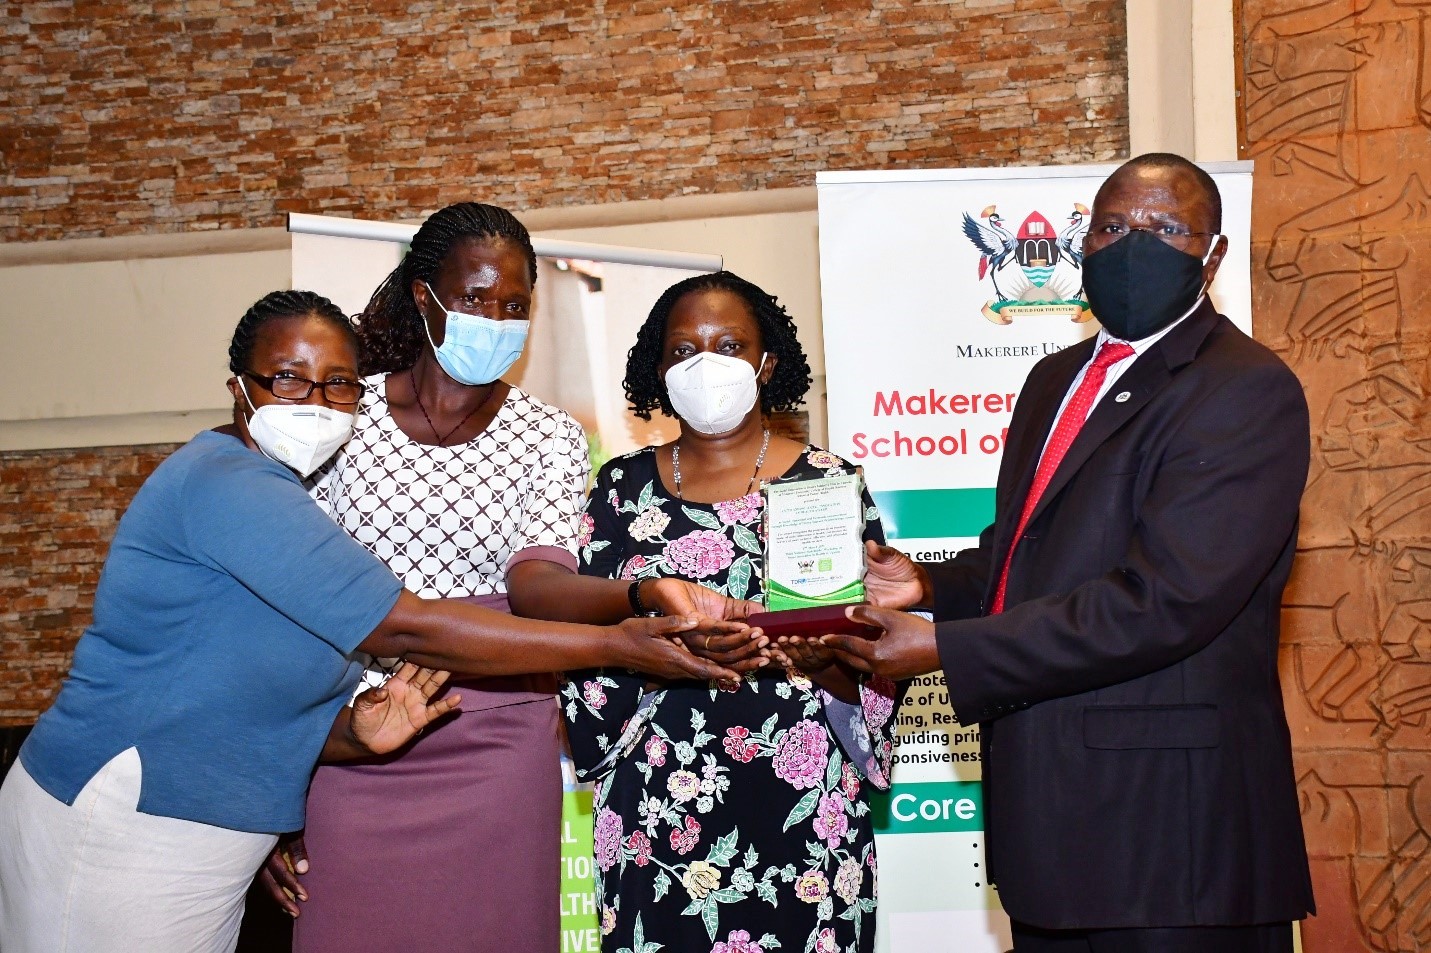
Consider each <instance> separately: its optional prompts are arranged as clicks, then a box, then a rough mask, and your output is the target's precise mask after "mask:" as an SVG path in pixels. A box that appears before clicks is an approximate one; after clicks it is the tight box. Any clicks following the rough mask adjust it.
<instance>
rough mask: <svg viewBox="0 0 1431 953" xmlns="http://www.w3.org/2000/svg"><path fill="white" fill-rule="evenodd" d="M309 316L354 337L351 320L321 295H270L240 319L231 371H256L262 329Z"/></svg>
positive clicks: (231, 350) (232, 348) (231, 351)
mask: <svg viewBox="0 0 1431 953" xmlns="http://www.w3.org/2000/svg"><path fill="white" fill-rule="evenodd" d="M310 315H311V316H313V317H316V318H322V319H323V320H325V321H328V322H331V323H332V324H335V325H337V326H338V327H340V328H342V329H343V330H344V331H346V332H347V333H348V336H349V337H355V335H354V334H353V324H352V322H351V321H349V320H348V316H347V315H345V314H344V313H343V311H342V309H341V308H339V307H338V306H337V305H336V304H334V303H333V302H331V301H329V300H328V299H327V298H325V297H323V296H322V295H320V294H317V293H315V292H312V291H270V292H269V293H268V294H266V295H264V296H263V297H262V298H259V299H258V300H257V301H256V302H254V304H253V307H251V308H249V309H248V310H247V311H245V312H244V315H243V317H242V318H239V323H238V327H236V328H234V336H233V339H232V340H230V341H229V370H231V371H233V372H234V373H235V374H242V373H244V372H245V371H247V370H249V369H250V368H252V367H253V364H252V363H251V362H252V360H253V344H254V339H255V338H256V337H258V329H259V328H261V327H263V326H264V325H265V324H267V323H268V322H270V321H273V320H276V319H278V318H302V317H308V316H310Z"/></svg>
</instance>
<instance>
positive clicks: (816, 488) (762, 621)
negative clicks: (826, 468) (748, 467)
mask: <svg viewBox="0 0 1431 953" xmlns="http://www.w3.org/2000/svg"><path fill="white" fill-rule="evenodd" d="M863 491H864V477H863V476H862V475H861V474H860V473H859V472H858V471H857V472H855V473H847V474H841V475H839V476H815V477H806V478H803V479H799V480H782V481H780V482H778V483H766V484H763V485H762V486H761V493H762V494H763V496H764V497H765V508H764V516H763V519H764V529H765V609H766V611H764V612H758V613H755V614H753V615H752V616H750V618H749V619H748V620H747V621H748V622H749V623H750V624H751V625H752V626H759V627H760V628H762V629H764V630H765V634H766V635H770V636H775V637H778V636H782V635H823V634H825V633H830V632H847V633H852V634H857V635H866V636H875V635H878V634H879V631H880V630H879V629H877V628H873V627H871V626H867V625H864V624H862V623H859V622H854V621H852V620H850V619H847V618H846V617H845V607H846V606H848V605H855V604H859V603H862V602H864V601H865V582H864V577H865V544H864V530H865V504H864V495H863Z"/></svg>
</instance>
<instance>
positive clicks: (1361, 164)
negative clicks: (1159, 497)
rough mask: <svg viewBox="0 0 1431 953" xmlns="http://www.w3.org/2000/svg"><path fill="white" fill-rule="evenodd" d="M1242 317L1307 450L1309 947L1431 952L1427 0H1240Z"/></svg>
mask: <svg viewBox="0 0 1431 953" xmlns="http://www.w3.org/2000/svg"><path fill="white" fill-rule="evenodd" d="M1238 14H1239V19H1240V35H1241V37H1242V45H1241V49H1240V56H1239V59H1240V63H1239V65H1240V86H1241V95H1242V103H1243V117H1242V119H1243V145H1244V148H1245V154H1246V155H1247V156H1249V157H1252V158H1255V159H1256V160H1257V168H1256V173H1255V185H1254V190H1253V246H1254V247H1253V276H1252V277H1253V296H1254V315H1255V319H1254V320H1255V321H1256V322H1257V332H1258V336H1259V337H1260V338H1261V339H1262V340H1264V341H1265V342H1266V343H1267V344H1268V345H1269V346H1271V347H1273V348H1274V349H1276V350H1277V351H1278V352H1279V353H1281V354H1282V356H1283V357H1284V358H1285V359H1286V360H1287V362H1288V363H1289V364H1290V365H1291V366H1292V367H1293V369H1294V370H1296V372H1297V373H1298V375H1299V376H1300V377H1301V379H1302V382H1303V384H1304V386H1305V388H1306V391H1307V398H1308V402H1309V404H1310V405H1311V408H1312V428H1313V461H1312V472H1311V474H1310V477H1309V480H1308V485H1307V494H1306V497H1305V500H1304V505H1303V508H1302V535H1301V541H1300V551H1299V558H1298V564H1297V567H1296V569H1295V571H1294V573H1293V577H1292V582H1291V584H1290V585H1289V587H1288V591H1287V595H1286V605H1285V606H1284V609H1283V618H1284V623H1285V624H1284V635H1283V638H1284V643H1285V644H1284V651H1283V658H1282V661H1283V686H1284V690H1285V692H1286V696H1287V710H1288V717H1289V719H1290V721H1291V723H1292V737H1293V745H1294V747H1295V749H1296V754H1297V764H1298V771H1299V772H1300V777H1299V779H1298V788H1299V792H1300V795H1301V798H1302V817H1303V822H1304V825H1305V827H1306V831H1307V839H1308V848H1309V851H1310V853H1311V855H1312V859H1313V878H1314V881H1315V884H1316V889H1317V902H1318V907H1319V915H1318V916H1317V917H1316V918H1315V919H1313V920H1311V921H1308V923H1307V924H1306V925H1305V926H1304V930H1303V946H1304V949H1305V950H1306V951H1307V953H1359V951H1377V953H1415V951H1423V950H1431V779H1428V778H1427V775H1428V774H1431V371H1428V361H1427V357H1428V354H1431V164H1428V160H1431V0H1322V2H1308V0H1242V2H1241V3H1240V4H1239V11H1238Z"/></svg>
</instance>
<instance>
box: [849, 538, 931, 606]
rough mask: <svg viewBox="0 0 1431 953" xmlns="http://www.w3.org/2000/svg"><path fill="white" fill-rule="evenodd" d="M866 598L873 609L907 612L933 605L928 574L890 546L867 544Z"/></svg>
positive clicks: (870, 541)
mask: <svg viewBox="0 0 1431 953" xmlns="http://www.w3.org/2000/svg"><path fill="white" fill-rule="evenodd" d="M865 598H866V599H867V600H868V601H869V603H870V605H873V606H882V607H884V608H886V609H908V608H909V607H911V606H928V605H933V603H934V592H933V587H931V586H930V583H929V574H928V573H926V572H925V571H924V569H923V567H921V566H920V565H919V564H918V563H916V562H915V561H914V560H912V559H910V558H909V557H908V556H906V555H905V554H904V553H902V552H900V551H899V550H897V549H894V548H893V547H890V546H881V545H879V544H878V543H876V542H875V541H874V540H872V539H867V540H865Z"/></svg>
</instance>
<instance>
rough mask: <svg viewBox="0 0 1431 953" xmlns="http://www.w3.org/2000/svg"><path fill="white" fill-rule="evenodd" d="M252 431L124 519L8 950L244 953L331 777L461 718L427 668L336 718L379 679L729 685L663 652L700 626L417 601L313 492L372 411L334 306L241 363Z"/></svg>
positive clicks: (38, 810)
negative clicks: (635, 675) (636, 675)
mask: <svg viewBox="0 0 1431 953" xmlns="http://www.w3.org/2000/svg"><path fill="white" fill-rule="evenodd" d="M229 359H230V370H231V371H232V372H233V374H234V377H232V378H231V379H230V380H229V382H228V386H229V390H230V392H231V393H232V395H233V397H234V423H233V424H232V425H231V426H227V427H221V428H219V429H217V430H214V431H207V432H204V433H201V434H199V435H198V436H196V437H195V438H194V439H193V440H192V441H190V442H189V443H188V444H186V445H185V446H184V447H182V448H180V449H179V450H178V451H176V452H175V453H174V454H173V455H172V456H170V457H169V458H168V459H167V460H165V461H164V463H163V464H161V465H160V466H159V468H158V469H157V470H155V472H154V473H153V475H152V476H150V478H149V479H148V480H147V481H146V482H145V484H144V486H143V487H141V488H140V490H139V493H138V494H137V495H136V496H135V498H134V501H133V503H132V504H131V505H130V508H129V510H128V511H127V512H126V513H125V515H124V518H123V519H122V520H121V521H120V524H119V527H118V530H117V532H116V534H115V538H114V542H113V544H112V546H111V549H110V553H109V557H108V559H107V560H106V562H105V567H104V572H103V574H102V576H101V578H100V584H99V588H98V591H97V592H96V594H95V605H94V623H93V624H92V625H91V626H90V627H89V629H87V630H86V632H85V633H84V635H83V637H82V638H81V639H80V641H79V644H78V645H77V646H76V648H75V654H74V661H73V665H72V668H71V670H70V676H69V678H68V679H67V680H66V682H65V684H64V686H63V688H62V689H61V691H60V694H59V697H58V698H57V699H56V701H55V704H54V706H53V707H52V708H51V709H50V710H49V711H48V712H46V713H45V714H44V716H42V717H41V719H40V720H39V722H38V724H37V725H36V726H35V729H34V731H33V732H32V733H31V735H30V737H29V738H28V739H27V741H26V744H25V746H24V748H22V750H21V752H20V760H19V761H18V762H17V764H16V765H15V766H14V768H12V770H11V773H10V775H9V776H8V777H7V779H6V781H5V784H4V787H3V789H0V948H3V949H4V950H5V951H6V953H32V951H33V953H63V951H67V950H69V951H88V950H97V949H103V950H106V951H129V950H133V951H139V950H143V951H146V953H163V951H171V950H172V951H185V953H191V951H228V950H232V949H233V947H234V944H235V942H236V939H237V930H238V923H239V919H240V917H241V913H242V902H243V895H244V890H245V888H246V886H247V884H248V882H249V881H250V880H251V879H252V877H253V874H254V872H255V871H256V870H257V869H258V867H259V864H260V863H261V861H262V860H263V858H264V856H265V855H266V854H267V853H268V852H269V850H270V849H271V848H272V846H273V844H274V841H275V835H276V834H278V833H280V832H283V831H289V830H295V829H297V828H300V827H302V825H303V819H304V818H303V810H304V793H305V791H306V788H307V784H308V778H309V775H310V773H311V771H312V769H313V766H314V764H315V763H316V762H317V761H318V760H319V759H320V758H322V759H328V760H339V759H345V758H353V757H361V756H365V755H370V754H373V753H377V752H382V751H390V750H393V749H395V748H397V747H400V746H401V745H402V744H403V743H405V742H406V741H407V740H410V739H411V737H412V735H413V734H414V733H416V731H418V730H419V729H420V728H421V727H423V726H424V725H425V724H426V723H427V722H428V721H430V720H431V718H433V717H435V716H437V715H439V714H441V713H442V712H444V711H446V710H447V709H449V708H450V707H451V706H452V700H451V699H444V700H443V701H441V702H439V703H437V704H436V705H428V704H427V702H428V699H429V698H430V696H431V695H432V693H433V691H434V690H435V689H436V687H437V686H438V685H439V684H440V682H441V676H440V675H435V674H434V673H433V672H431V671H418V670H417V669H415V668H409V669H407V670H406V671H405V673H404V674H405V675H406V676H407V678H406V679H405V680H400V681H399V682H398V683H395V684H393V685H392V687H391V688H390V689H389V690H388V691H386V692H383V693H380V694H378V695H367V696H364V697H363V698H362V702H361V704H359V705H356V706H354V707H352V708H348V707H345V706H344V703H345V702H346V701H347V700H348V698H349V697H351V695H352V693H353V689H354V687H355V686H356V684H357V680H358V677H359V674H360V673H361V671H362V665H361V664H360V663H359V662H357V661H355V660H354V658H353V653H355V652H359V651H360V652H364V653H367V654H370V655H376V656H385V657H401V658H404V659H406V660H407V661H409V662H411V663H415V665H420V666H426V667H427V668H428V669H437V670H441V671H455V672H462V673H468V674H478V675H506V674H518V673H526V672H542V671H555V670H561V669H567V668H582V667H588V666H597V665H616V666H625V667H633V668H637V669H640V670H643V671H647V672H650V673H652V674H656V675H663V676H667V677H672V676H681V677H699V678H707V677H728V676H730V675H731V674H732V673H730V672H729V671H727V670H725V669H722V668H719V667H718V666H715V665H713V664H711V663H709V662H707V661H704V660H701V659H697V658H695V657H694V656H692V655H691V654H690V653H688V652H686V651H684V650H682V649H680V648H678V647H676V646H675V645H674V644H673V643H672V642H671V641H670V640H669V639H667V638H666V637H665V636H667V635H669V634H671V633H674V632H679V631H683V630H687V629H691V628H694V627H696V626H697V625H699V627H700V629H701V631H710V632H712V633H729V632H737V631H744V627H743V626H740V625H738V624H736V623H723V622H713V621H711V620H708V619H705V620H697V619H695V618H689V619H687V618H678V619H658V620H651V619H629V620H627V621H625V622H622V623H620V624H618V625H614V626H581V625H561V624H555V623H548V622H534V621H528V620H523V619H520V618H515V617H513V616H510V615H507V614H504V613H501V612H496V611H492V610H487V609H483V608H481V607H478V606H473V605H469V604H465V603H460V602H453V601H446V600H424V599H420V598H418V597H417V596H415V595H413V594H412V593H410V592H407V591H405V590H403V588H402V586H401V585H400V584H399V582H398V581H397V580H396V579H395V578H394V577H393V575H392V573H391V572H390V571H389V570H388V569H387V568H386V567H385V566H384V565H383V564H382V563H381V562H380V561H379V560H378V559H377V558H376V557H374V556H373V555H371V554H370V553H368V552H367V550H365V549H364V548H363V547H362V546H361V545H359V544H358V543H357V542H355V541H354V540H353V539H352V538H351V537H349V536H348V535H347V534H346V533H345V532H343V531H342V530H341V529H340V528H339V527H338V526H337V525H336V524H334V523H333V522H332V521H331V520H330V519H329V518H328V517H327V516H325V515H324V514H323V512H322V511H321V510H320V509H319V508H318V507H317V505H315V504H314V503H313V501H312V500H311V499H310V497H309V496H308V494H307V492H306V491H305V490H304V487H303V485H302V482H301V480H300V477H301V476H306V475H307V474H308V473H311V472H312V470H313V469H315V468H316V467H317V466H318V465H319V464H321V463H322V462H323V461H324V460H325V459H327V457H329V456H331V455H332V453H333V452H335V451H336V450H337V448H338V447H339V446H341V444H342V442H343V441H344V440H345V439H346V438H347V434H348V433H349V432H350V431H351V426H352V413H351V409H352V407H353V405H354V404H356V402H357V401H358V399H359V398H360V397H361V395H362V390H363V387H362V384H361V383H360V382H359V381H358V377H357V344H356V340H355V338H354V335H353V331H352V328H351V327H350V325H349V324H348V321H347V319H346V318H345V317H344V315H343V314H342V312H341V311H339V310H338V309H337V308H336V307H335V306H334V305H333V304H332V303H331V302H329V301H327V299H324V298H322V297H320V296H318V295H314V294H311V293H308V292H296V291H295V292H274V293H273V294H270V295H268V296H266V297H265V298H263V299H262V300H261V301H259V302H258V303H257V304H255V305H254V306H253V308H251V309H250V310H249V311H248V313H247V314H245V315H244V317H243V319H242V320H241V321H240V322H239V326H238V328H237V330H236V331H235V333H234V338H233V343H232V344H231V346H230V349H229Z"/></svg>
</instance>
